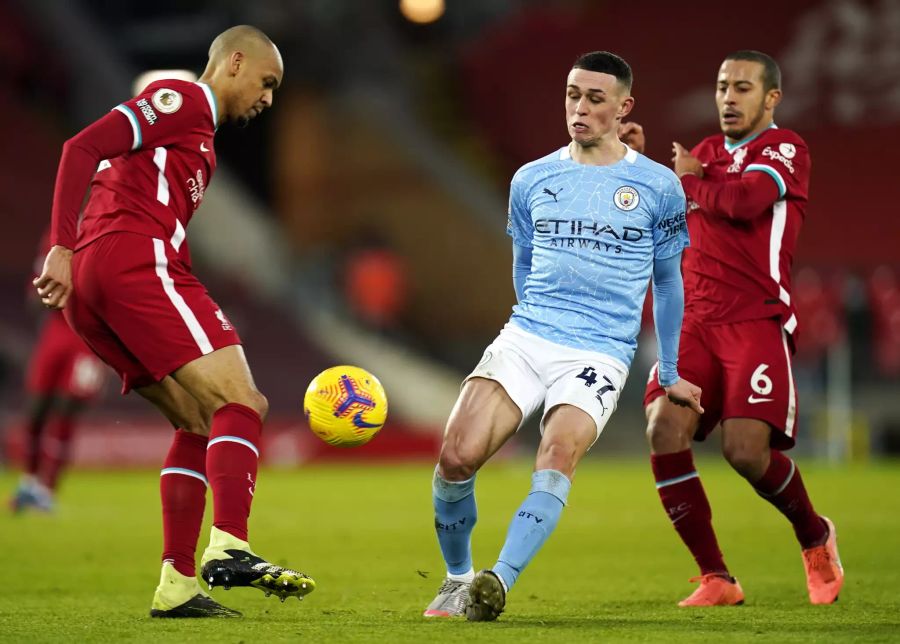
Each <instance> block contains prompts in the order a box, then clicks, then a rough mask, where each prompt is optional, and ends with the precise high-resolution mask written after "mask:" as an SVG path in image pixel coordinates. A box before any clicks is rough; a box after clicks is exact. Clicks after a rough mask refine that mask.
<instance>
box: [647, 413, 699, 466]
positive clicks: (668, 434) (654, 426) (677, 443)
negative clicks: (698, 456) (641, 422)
mask: <svg viewBox="0 0 900 644" xmlns="http://www.w3.org/2000/svg"><path fill="white" fill-rule="evenodd" d="M660 400H661V399H660ZM664 403H665V401H663V404H659V403H654V408H653V409H652V410H650V411H648V419H647V440H648V442H649V443H650V448H651V449H652V450H653V453H654V454H672V453H674V452H681V451H684V450H686V449H690V447H691V436H692V434H693V428H692V427H691V426H690V424H688V423H685V422H684V419H683V418H681V417H680V416H682V414H678V413H676V412H677V409H673V407H674V406H672V405H666V404H664Z"/></svg>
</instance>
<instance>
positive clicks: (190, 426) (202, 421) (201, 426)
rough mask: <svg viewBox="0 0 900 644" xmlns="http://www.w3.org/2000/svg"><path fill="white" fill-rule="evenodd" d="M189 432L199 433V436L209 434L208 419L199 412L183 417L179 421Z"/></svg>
mask: <svg viewBox="0 0 900 644" xmlns="http://www.w3.org/2000/svg"><path fill="white" fill-rule="evenodd" d="M179 429H183V430H185V431H186V432H190V433H191V434H199V435H200V436H209V421H208V420H207V419H206V418H204V417H203V416H202V415H201V414H196V415H194V416H191V417H190V418H185V419H184V420H183V421H182V422H181V427H180V428H179Z"/></svg>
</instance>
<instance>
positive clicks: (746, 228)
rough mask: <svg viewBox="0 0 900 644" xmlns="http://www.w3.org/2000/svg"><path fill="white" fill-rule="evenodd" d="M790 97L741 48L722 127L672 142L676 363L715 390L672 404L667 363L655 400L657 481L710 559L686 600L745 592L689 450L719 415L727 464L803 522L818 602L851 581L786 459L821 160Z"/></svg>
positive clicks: (760, 58) (733, 597)
mask: <svg viewBox="0 0 900 644" xmlns="http://www.w3.org/2000/svg"><path fill="white" fill-rule="evenodd" d="M780 100H781V72H780V71H779V69H778V65H777V64H776V62H775V61H774V60H773V59H772V58H771V57H769V56H767V55H766V54H763V53H760V52H756V51H738V52H735V53H733V54H731V55H729V56H728V57H726V59H725V61H724V62H723V63H722V66H721V67H720V68H719V74H718V79H717V81H716V105H717V106H718V112H719V121H720V125H721V129H722V134H717V135H714V136H710V137H708V138H706V139H704V140H703V141H701V142H700V143H699V144H698V145H697V146H696V147H695V148H694V149H693V150H691V151H690V152H688V151H687V150H686V149H685V148H683V147H682V146H681V145H680V144H678V143H674V144H673V152H674V155H675V156H674V159H673V162H674V169H675V173H676V174H677V175H678V176H679V177H680V178H681V182H682V185H683V187H684V191H685V193H686V195H687V198H688V218H687V222H688V230H689V232H690V236H691V246H690V247H689V248H686V249H685V251H684V259H683V262H682V271H683V273H684V291H685V307H684V308H685V310H684V324H683V327H682V332H681V346H680V351H679V357H678V367H679V370H680V371H681V373H682V375H683V377H685V378H687V379H689V380H690V381H691V382H694V383H696V384H697V385H698V386H700V387H701V388H702V389H703V405H704V407H705V413H704V414H703V415H702V416H701V415H699V414H697V413H695V412H693V411H691V410H690V409H686V408H684V407H678V406H676V405H673V404H672V403H671V402H669V401H668V400H667V398H666V397H665V396H664V395H663V390H662V388H661V387H660V386H659V384H658V383H657V379H656V369H655V367H654V369H653V370H652V371H651V374H650V380H649V382H648V383H647V389H646V393H645V398H644V404H645V406H646V413H647V419H648V426H647V435H648V438H649V441H650V448H651V453H652V456H651V461H652V465H653V473H654V476H655V478H656V487H657V490H658V492H659V495H660V498H661V500H662V503H663V507H665V509H666V512H667V513H668V515H669V518H670V519H671V521H672V524H673V525H674V526H675V529H676V531H677V532H678V534H679V535H680V536H681V539H682V540H683V541H684V543H685V545H687V547H688V549H689V550H690V551H691V553H692V554H693V555H694V558H695V559H696V561H697V564H698V566H699V567H700V573H701V575H700V577H699V578H697V579H698V580H699V581H700V586H699V587H698V588H697V589H696V591H695V592H694V593H693V594H692V595H691V596H690V597H688V598H687V599H685V600H683V601H682V602H681V603H680V604H679V605H680V606H713V605H731V604H740V603H742V602H743V599H744V594H743V591H742V590H741V587H740V585H739V584H738V582H737V580H736V579H734V578H733V577H732V576H731V575H730V574H729V572H728V568H727V566H726V565H725V562H724V560H723V558H722V553H721V552H720V550H719V546H718V543H717V541H716V536H715V533H714V532H713V528H712V515H711V510H710V506H709V502H708V501H707V498H706V493H705V492H704V490H703V487H702V485H701V483H700V479H699V476H698V474H697V470H696V469H695V467H694V463H693V458H692V455H691V440H692V439H696V440H703V439H704V438H705V437H706V436H707V435H708V434H709V433H710V432H711V431H712V430H713V428H714V427H715V426H716V425H717V424H718V423H719V422H720V421H721V423H722V451H723V453H724V456H725V459H726V460H727V461H728V462H729V463H730V464H731V466H732V467H733V468H734V469H735V470H736V471H737V472H738V473H739V474H740V475H741V476H743V477H744V478H745V479H747V481H748V482H749V483H750V484H751V485H752V486H753V488H754V489H755V490H756V492H757V493H758V494H759V495H760V496H761V497H762V498H764V499H765V500H767V501H768V502H769V503H771V504H772V505H774V506H775V507H776V508H777V509H778V510H779V511H780V512H781V513H782V514H784V516H785V517H787V519H788V520H789V521H790V522H791V525H792V526H793V528H794V532H795V534H796V536H797V540H798V541H799V542H800V546H801V548H802V555H803V563H804V567H805V569H806V578H807V588H808V590H809V598H810V601H811V602H812V603H814V604H830V603H832V602H834V601H836V600H837V598H838V593H839V592H840V590H841V586H842V584H843V581H844V573H843V569H842V567H841V562H840V559H839V557H838V552H837V538H836V534H835V529H834V524H833V523H832V522H831V521H830V520H829V519H827V518H826V517H823V516H820V515H819V514H817V513H816V512H815V510H814V509H813V506H812V503H811V502H810V499H809V496H808V495H807V492H806V488H805V487H804V485H803V480H802V479H801V477H800V471H799V470H798V469H797V467H796V465H795V464H794V462H793V461H792V460H791V459H790V458H788V457H787V456H785V454H784V450H788V449H790V448H791V447H793V445H794V441H795V437H796V431H797V425H796V423H797V392H796V390H795V387H794V379H793V375H792V373H791V354H792V353H793V348H794V341H793V334H794V332H795V330H796V328H797V316H796V312H795V310H794V306H793V304H792V302H791V262H792V259H793V256H794V249H795V247H796V242H797V236H798V233H799V232H800V225H801V224H802V223H803V218H804V216H805V213H806V203H807V195H808V189H809V172H810V158H809V150H808V149H807V146H806V143H804V141H803V139H801V138H800V137H799V136H798V135H797V134H796V133H795V132H792V131H790V130H785V129H780V128H778V127H776V126H775V123H774V121H773V116H774V111H775V107H776V106H777V105H778V103H779V102H780Z"/></svg>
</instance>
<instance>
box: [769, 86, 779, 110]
mask: <svg viewBox="0 0 900 644" xmlns="http://www.w3.org/2000/svg"><path fill="white" fill-rule="evenodd" d="M780 102H781V90H780V89H777V88H775V89H770V90H769V91H768V92H766V109H768V110H774V109H775V107H776V106H777V105H778V104H779V103H780Z"/></svg>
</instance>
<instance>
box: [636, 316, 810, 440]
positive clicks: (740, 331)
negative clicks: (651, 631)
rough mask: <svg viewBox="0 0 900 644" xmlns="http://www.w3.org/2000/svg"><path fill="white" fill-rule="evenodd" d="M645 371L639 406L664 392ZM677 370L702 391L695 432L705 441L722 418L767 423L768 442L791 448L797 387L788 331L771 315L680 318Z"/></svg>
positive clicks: (793, 436)
mask: <svg viewBox="0 0 900 644" xmlns="http://www.w3.org/2000/svg"><path fill="white" fill-rule="evenodd" d="M656 370H657V365H654V366H653V368H652V369H651V370H650V378H649V380H648V381H647V389H646V391H645V393H644V405H645V406H646V405H649V404H650V403H651V402H653V401H654V400H656V399H657V398H658V397H659V396H663V395H665V392H664V391H663V388H662V387H660V386H659V382H658V380H657V377H656V375H657V374H656ZM678 374H679V375H680V376H681V377H682V378H684V379H685V380H688V381H690V382H692V383H694V384H695V385H697V386H698V387H700V388H701V389H702V390H703V394H702V397H701V399H700V404H701V405H703V408H704V410H705V413H704V414H703V416H701V417H700V425H699V427H698V428H697V432H696V433H695V434H694V438H695V439H696V440H700V441H702V440H704V439H705V438H706V437H707V436H708V435H709V433H710V432H711V431H712V430H713V429H715V427H716V425H718V424H719V421H721V420H727V419H729V418H755V419H758V420H763V421H765V422H767V423H768V424H769V425H771V426H772V428H773V429H774V430H776V431H774V432H772V440H771V444H772V447H774V448H776V449H782V450H784V449H790V448H791V447H793V446H794V442H795V436H796V431H797V391H796V387H795V385H794V377H793V374H792V372H791V352H790V344H789V340H788V337H787V333H786V332H785V331H784V329H783V328H782V327H781V323H780V322H779V321H778V319H776V318H769V319H762V320H750V321H747V322H736V323H734V324H715V325H703V324H698V323H696V322H691V321H688V320H685V323H684V327H683V328H682V330H681V341H680V344H679V349H678Z"/></svg>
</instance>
